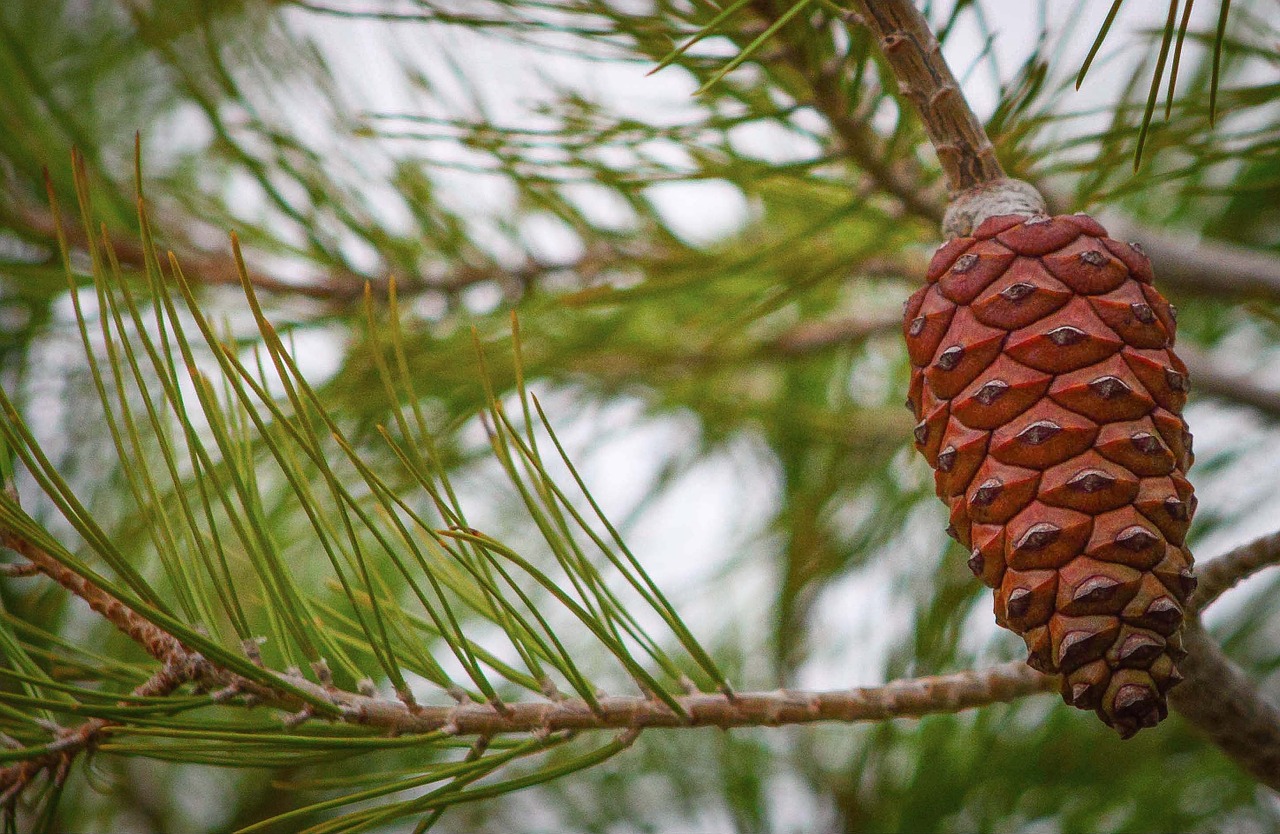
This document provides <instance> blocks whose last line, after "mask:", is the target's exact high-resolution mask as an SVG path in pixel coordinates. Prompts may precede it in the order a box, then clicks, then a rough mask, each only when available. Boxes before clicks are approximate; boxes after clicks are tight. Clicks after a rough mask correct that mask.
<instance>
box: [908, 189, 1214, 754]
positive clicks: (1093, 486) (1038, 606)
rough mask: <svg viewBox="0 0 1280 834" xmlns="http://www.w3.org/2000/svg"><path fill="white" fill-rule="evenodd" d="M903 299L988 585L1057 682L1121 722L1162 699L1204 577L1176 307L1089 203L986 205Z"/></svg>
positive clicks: (1083, 704)
mask: <svg viewBox="0 0 1280 834" xmlns="http://www.w3.org/2000/svg"><path fill="white" fill-rule="evenodd" d="M927 277H928V283H927V285H926V286H924V287H922V288H921V289H920V290H919V291H917V292H916V293H915V294H914V295H912V297H911V298H910V299H909V300H908V301H907V303H906V306H905V311H904V313H905V314H904V319H903V329H904V333H905V336H906V341H907V351H908V354H909V356H910V358H911V364H912V373H911V387H910V393H909V396H908V403H907V404H908V406H909V407H910V408H911V410H912V412H913V413H914V414H915V416H916V419H917V420H918V421H919V422H918V423H917V425H916V428H915V441H916V446H917V448H918V449H919V450H920V451H921V452H922V453H923V454H924V456H925V458H926V459H927V460H928V462H929V464H930V465H931V466H932V467H933V468H934V473H935V485H936V487H937V493H938V497H939V498H941V499H942V500H943V501H944V502H946V504H947V506H948V507H949V508H950V510H951V523H950V526H949V527H948V532H949V533H950V534H951V535H952V536H953V537H954V538H955V539H956V540H957V541H959V542H960V543H961V544H962V545H964V547H965V548H967V549H969V551H970V556H969V562H968V563H969V568H970V570H971V571H972V572H973V574H974V575H975V576H976V577H978V578H979V579H980V580H981V581H982V582H983V583H984V584H986V585H988V586H989V587H991V588H993V589H994V591H995V617H996V621H997V622H998V623H999V624H1000V625H1002V626H1004V627H1006V628H1009V629H1011V630H1013V631H1014V632H1016V633H1017V634H1019V635H1021V637H1022V638H1023V640H1024V641H1025V643H1026V646H1027V651H1028V656H1027V663H1028V664H1029V665H1030V666H1032V667H1033V668H1035V669H1038V670H1040V671H1043V672H1046V673H1050V674H1060V675H1061V676H1062V697H1063V699H1064V700H1065V701H1066V702H1067V703H1068V704H1070V705H1072V706H1075V707H1078V708H1080V709H1088V710H1095V711H1096V712H1097V714H1098V716H1099V717H1100V718H1101V719H1102V720H1103V721H1104V722H1106V723H1107V724H1108V725H1109V726H1111V727H1113V728H1115V729H1116V730H1117V731H1118V732H1119V733H1120V735H1121V736H1122V737H1125V738H1128V737H1129V736H1131V735H1133V734H1134V733H1136V732H1137V731H1138V730H1140V729H1142V728H1144V727H1151V726H1154V725H1155V724H1156V723H1158V722H1159V721H1160V720H1162V719H1163V718H1164V717H1165V716H1166V715H1167V713H1168V710H1167V707H1166V704H1165V695H1166V693H1167V692H1168V691H1169V689H1170V688H1171V687H1173V686H1174V685H1176V684H1177V683H1178V682H1179V681H1180V680H1181V676H1180V675H1179V674H1178V670H1177V662H1178V661H1179V660H1181V658H1182V657H1183V656H1184V655H1185V652H1184V651H1183V649H1182V641H1181V628H1182V622H1183V617H1184V610H1185V606H1186V604H1187V600H1188V598H1189V597H1190V595H1191V593H1192V591H1193V590H1194V589H1195V578H1194V576H1193V575H1192V572H1191V567H1192V558H1191V554H1190V552H1188V551H1187V549H1186V548H1185V547H1184V542H1185V537H1186V533H1187V527H1188V526H1189V524H1190V522H1191V516H1192V514H1193V513H1194V512H1195V504H1196V499H1195V495H1194V493H1193V491H1192V488H1191V484H1190V483H1189V482H1188V481H1187V479H1186V477H1185V474H1186V471H1187V469H1188V468H1189V467H1190V466H1191V461H1192V451H1191V434H1190V433H1189V432H1188V430H1187V425H1186V423H1185V422H1184V421H1183V419H1182V417H1181V413H1182V407H1183V405H1184V404H1185V402H1186V398H1187V369H1186V366H1185V365H1183V364H1182V362H1181V361H1180V360H1179V359H1178V357H1177V355H1176V354H1174V352H1173V343H1174V331H1175V318H1174V310H1173V308H1172V307H1171V306H1170V304H1169V303H1168V301H1166V300H1165V299H1164V297H1163V296H1162V295H1160V293H1159V292H1158V291H1157V290H1156V289H1155V287H1153V286H1152V283H1151V282H1152V273H1151V265H1150V262H1149V261H1148V260H1147V258H1146V256H1145V255H1144V254H1143V253H1142V250H1141V249H1140V248H1139V247H1138V246H1137V245H1136V244H1129V243H1121V242H1119V241H1115V240H1112V239H1110V238H1109V237H1108V236H1107V233H1106V230H1105V229H1103V227H1102V226H1101V225H1099V224H1098V223H1097V222H1096V221H1095V220H1093V219H1092V218H1090V217H1088V216H1086V215H1083V214H1076V215H1070V216H1058V217H1047V216H1043V215H1036V216H1030V217H1028V216H1025V215H1008V216H1001V217H992V218H990V219H988V220H986V221H984V222H983V223H982V224H981V225H980V226H979V227H978V228H977V229H975V230H974V232H973V235H972V236H971V237H961V238H955V239H953V240H950V241H948V242H947V243H945V244H944V245H943V246H942V247H940V248H939V250H938V252H937V253H936V254H935V256H934V258H933V261H932V262H931V264H930V266H929V271H928V276H927Z"/></svg>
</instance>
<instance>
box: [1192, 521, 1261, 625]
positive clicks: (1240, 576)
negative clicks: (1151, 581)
mask: <svg viewBox="0 0 1280 834" xmlns="http://www.w3.org/2000/svg"><path fill="white" fill-rule="evenodd" d="M1277 564H1280V531H1277V532H1275V533H1270V534H1268V535H1265V536H1262V537H1261V538H1257V539H1254V540H1253V541H1251V542H1249V543H1248V544H1245V545H1241V546H1240V547H1237V548H1236V549H1234V550H1232V551H1230V552H1229V553H1226V554H1224V555H1222V556H1219V557H1218V558H1216V559H1214V560H1212V561H1210V562H1207V563H1205V564H1204V565H1201V566H1200V567H1199V568H1198V569H1197V571H1196V578H1197V579H1198V581H1199V583H1200V584H1199V585H1197V586H1196V592H1195V594H1193V595H1192V597H1191V602H1190V604H1189V605H1188V606H1187V607H1188V609H1189V610H1190V611H1191V612H1192V613H1196V614H1198V613H1199V612H1201V611H1203V610H1204V609H1206V608H1208V607H1209V606H1210V605H1212V604H1213V602H1214V600H1216V599H1217V598H1218V597H1220V596H1222V595H1223V594H1225V593H1226V592H1227V591H1230V590H1231V589H1232V588H1234V587H1235V586H1236V585H1238V584H1240V583H1241V582H1243V581H1244V580H1246V579H1248V578H1249V577H1250V576H1253V575H1254V574H1255V573H1257V572H1258V571H1260V570H1262V569H1264V568H1268V567H1271V566H1272V565H1277Z"/></svg>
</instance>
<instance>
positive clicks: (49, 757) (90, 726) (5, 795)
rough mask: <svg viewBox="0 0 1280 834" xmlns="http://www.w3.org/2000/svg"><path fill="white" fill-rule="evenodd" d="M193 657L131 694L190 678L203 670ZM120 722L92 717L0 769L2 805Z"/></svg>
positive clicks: (156, 693) (64, 767) (173, 686)
mask: <svg viewBox="0 0 1280 834" xmlns="http://www.w3.org/2000/svg"><path fill="white" fill-rule="evenodd" d="M192 660H193V658H187V662H183V661H182V660H176V661H175V662H173V663H168V664H165V666H164V668H162V669H160V670H159V671H157V672H156V673H155V674H153V675H152V676H151V677H150V678H148V679H147V680H146V681H144V682H143V683H142V684H140V685H139V686H138V687H137V688H135V689H134V690H133V692H132V693H130V695H131V697H136V698H157V697H161V696H164V695H168V694H170V693H172V692H174V691H175V690H177V689H178V688H179V687H181V686H183V685H184V684H186V683H189V682H191V681H192V680H194V679H195V678H196V677H198V676H199V674H200V672H201V670H200V668H199V664H197V663H195V662H191V661H192ZM129 701H130V698H125V699H123V700H121V701H120V702H119V703H120V705H121V706H126V705H128V704H129ZM118 723H119V722H118V721H111V720H109V719H106V718H91V719H89V720H88V721H86V722H84V723H83V724H81V725H80V726H78V727H75V728H74V729H70V730H66V731H63V732H60V733H58V737H57V739H56V740H55V741H53V742H52V743H50V744H48V745H46V750H47V752H45V753H42V754H40V755H37V756H34V757H32V758H30V759H25V760H23V761H21V762H18V763H16V764H12V765H9V766H8V767H6V768H3V769H0V806H2V805H4V804H5V803H6V802H8V801H10V800H12V799H15V798H16V797H17V796H19V795H20V794H21V793H22V792H23V791H24V790H25V789H26V788H27V786H28V785H30V784H31V783H32V781H33V780H35V779H36V778H37V777H39V776H40V774H41V773H44V772H46V771H48V772H50V773H54V774H59V773H66V772H67V771H68V770H69V768H70V766H71V762H72V761H73V760H74V759H75V757H76V756H77V755H79V754H80V753H82V752H84V751H86V750H90V749H92V748H93V747H94V746H95V745H96V744H97V743H98V740H99V738H100V737H101V735H102V731H103V730H105V729H106V728H107V727H110V726H112V725H114V724H118Z"/></svg>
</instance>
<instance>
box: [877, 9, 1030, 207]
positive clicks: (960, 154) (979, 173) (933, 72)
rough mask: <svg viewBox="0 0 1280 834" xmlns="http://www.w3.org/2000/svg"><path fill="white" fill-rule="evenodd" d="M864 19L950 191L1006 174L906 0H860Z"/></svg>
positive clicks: (923, 22)
mask: <svg viewBox="0 0 1280 834" xmlns="http://www.w3.org/2000/svg"><path fill="white" fill-rule="evenodd" d="M857 5H858V7H859V8H860V10H861V12H862V22H863V24H864V25H866V27H867V28H868V29H870V30H871V32H872V33H873V34H874V35H875V36H876V37H877V38H878V39H879V41H880V49H881V51H882V52H883V53H884V57H885V60H887V61H888V62H889V66H890V67H892V68H893V73H894V75H895V76H896V77H897V80H898V89H899V91H900V92H901V93H902V95H903V96H905V97H906V98H907V99H909V100H910V101H911V102H912V103H913V104H914V105H915V106H916V110H917V112H918V113H919V114H920V121H921V124H923V126H924V131H925V133H926V134H927V135H928V137H929V141H930V142H931V143H932V144H933V147H934V149H935V150H936V151H937V154H938V162H939V163H940V164H941V165H942V170H943V173H945V174H946V176H947V182H948V183H949V184H950V185H951V190H952V191H953V192H954V193H959V192H962V191H968V190H969V189H972V188H976V187H978V186H982V185H987V184H989V183H992V182H996V181H998V180H1002V179H1005V172H1004V168H1002V167H1001V166H1000V161H999V160H998V159H996V152H995V148H994V146H992V144H991V140H990V139H989V138H988V137H987V131H986V129H985V128H984V127H983V126H982V122H981V121H979V120H978V117H977V116H976V115H974V112H973V110H972V109H970V107H969V103H968V102H967V101H965V98H964V94H963V93H961V92H960V85H959V83H958V82H957V81H956V78H955V76H954V75H953V74H952V73H951V68H950V67H949V66H947V62H946V61H945V60H944V59H943V57H942V46H941V45H940V44H939V43H938V39H937V38H936V37H934V34H933V30H931V29H930V28H929V23H928V21H926V20H925V19H924V15H922V14H921V13H920V11H919V10H918V9H916V7H915V5H914V4H912V3H910V2H902V1H901V0H895V1H894V2H882V0H858V3H857Z"/></svg>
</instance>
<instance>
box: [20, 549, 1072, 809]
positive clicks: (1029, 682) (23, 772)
mask: <svg viewBox="0 0 1280 834" xmlns="http://www.w3.org/2000/svg"><path fill="white" fill-rule="evenodd" d="M3 543H4V544H5V546H7V547H9V548H10V549H12V550H14V551H16V552H17V553H19V554H21V555H22V556H23V557H25V558H26V559H28V560H29V561H30V562H31V564H32V565H33V566H34V567H35V569H36V570H37V571H39V572H40V573H41V574H44V575H45V576H47V577H49V578H50V579H52V580H54V581H55V582H57V583H58V584H59V585H61V586H62V587H63V588H65V589H66V590H68V591H70V592H71V593H72V594H73V595H75V596H77V597H79V598H80V599H82V600H84V601H85V602H86V603H87V604H88V605H89V606H90V607H91V608H92V609H93V610H94V611H95V612H97V613H98V614H100V615H101V616H103V617H104V618H106V619H107V620H108V621H110V622H111V623H112V624H113V625H115V626H116V628H118V629H120V630H121V631H123V632H124V633H125V634H127V635H128V636H129V637H130V638H132V639H133V640H134V641H135V642H137V643H138V644H139V645H140V646H142V648H144V649H145V650H146V651H147V652H148V653H149V654H151V655H152V656H153V657H155V658H156V659H158V660H160V661H161V662H162V663H164V668H163V669H161V670H160V671H159V672H157V673H156V674H155V675H153V676H152V678H151V679H150V680H148V681H147V682H146V683H144V684H143V685H142V686H140V687H138V688H137V689H136V690H134V694H135V695H138V696H154V695H163V694H168V693H170V692H172V691H174V690H175V689H177V688H178V687H180V686H182V685H183V684H185V683H188V682H194V683H198V684H200V685H202V686H205V687H207V688H214V687H220V688H221V691H223V692H225V693H226V694H227V696H228V697H229V696H231V695H235V694H243V695H248V696H252V698H253V700H254V702H255V703H261V704H263V705H266V706H270V707H274V708H277V709H280V710H284V711H286V712H289V713H291V715H290V717H289V718H288V719H286V720H287V721H297V720H305V719H308V718H310V717H311V716H310V713H309V712H308V711H307V710H306V705H305V703H304V702H303V701H302V700H301V699H299V698H298V697H296V696H294V695H291V694H289V693H287V692H285V691H284V690H283V689H271V688H266V687H263V686H262V685H261V684H259V683H256V682H253V681H250V680H248V679H246V678H243V677H242V676H240V675H238V674H236V673H234V672H231V671H229V670H226V669H222V668H220V667H218V666H217V665H216V664H215V663H213V662H211V661H209V660H207V659H206V658H204V657H203V656H202V655H200V654H199V653H197V652H194V651H191V650H190V649H187V648H186V647H185V646H183V645H182V643H181V642H180V641H179V640H177V639H176V638H175V637H173V636H172V635H169V634H167V633H166V632H164V631H163V630H161V629H160V628H159V627H157V626H156V625H155V624H154V623H151V622H149V621H148V620H146V619H144V618H143V617H142V616H141V615H139V614H138V613H137V612H135V611H133V610H132V609H131V608H129V607H128V606H127V605H126V604H125V603H124V602H122V601H121V600H119V599H118V598H116V597H115V596H114V595H112V594H111V593H109V592H108V591H106V590H104V589H102V588H100V587H98V586H96V585H94V584H93V583H92V582H90V581H88V580H87V579H85V578H84V577H82V576H80V575H79V574H77V573H75V572H74V571H71V570H70V569H68V568H67V567H65V566H64V565H62V564H61V563H59V562H58V561H57V560H56V559H54V558H53V557H52V556H51V555H49V554H48V553H45V552H44V551H42V550H41V549H39V548H38V547H35V546H34V545H32V544H31V543H29V542H27V541H26V540H24V539H22V538H21V537H19V536H17V535H15V534H13V533H11V532H10V533H5V534H4V535H3ZM280 677H281V681H282V682H287V683H288V684H289V685H291V686H293V687H296V688H298V689H301V690H304V691H306V692H308V693H309V694H313V695H315V696H317V697H320V698H324V699H326V700H328V701H330V702H332V703H334V704H336V705H338V706H339V707H341V708H342V716H343V717H342V719H341V720H343V721H344V722H347V723H351V724H358V725H361V726H372V727H378V728H381V729H384V730H386V731H388V732H396V733H415V734H421V733H431V732H441V731H442V732H445V733H448V734H451V735H478V736H493V735H498V734H505V733H548V732H555V731H558V730H603V729H626V730H634V731H639V730H644V729H649V728H660V727H670V728H675V727H720V728H728V727H752V726H780V725H784V724H807V723H814V722H819V721H839V722H846V723H851V722H861V721H883V720H888V719H891V718H918V717H920V716H924V715H930V714H934V713H946V712H958V711H960V710H965V709H970V708H973V707H979V706H985V705H988V704H993V703H1007V702H1009V701H1013V700H1016V699H1018V698H1022V697H1025V696H1028V695H1035V694H1040V693H1048V692H1052V691H1055V689H1056V688H1057V685H1058V684H1057V679H1056V678H1053V677H1049V676H1046V675H1042V674H1040V673H1039V672H1036V671H1034V670H1032V669H1030V668H1029V667H1027V665H1026V664H1025V663H1022V662H1020V661H1015V662H1011V663H1006V664H1003V665H1000V666H995V667H992V668H989V669H983V670H978V671H973V670H970V671H963V672H957V673H953V674H948V675H937V676H933V677H924V678H913V679H906V680H898V681H892V682H890V683H887V684H884V685H883V686H873V687H859V688H855V689H843V690H834V691H827V692H799V691H787V690H779V691H774V692H744V693H733V694H726V693H696V694H690V695H683V696H678V697H677V699H676V700H677V702H678V703H679V705H680V707H681V708H682V710H683V712H684V714H683V715H681V714H679V713H677V712H675V711H673V710H672V709H671V708H670V707H669V706H667V705H666V704H664V703H662V702H661V701H659V700H657V699H655V698H650V697H642V696H604V697H601V698H599V699H598V703H597V706H596V707H595V708H593V707H592V706H590V705H588V704H587V703H586V702H584V701H582V700H578V699H563V700H554V701H553V700H547V701H531V702H521V703H510V704H497V705H495V704H488V703H474V702H469V703H463V704H457V705H453V706H420V705H417V704H407V703H404V702H402V701H399V700H393V699H390V698H383V697H376V696H368V695H362V694H359V693H355V692H347V691H344V690H341V689H337V688H335V687H332V686H325V685H321V684H318V683H315V682H313V681H310V680H307V679H305V678H302V677H301V676H298V675H282V676H280ZM125 703H127V700H126V701H125ZM117 723H118V722H113V721H108V720H105V719H93V720H90V721H88V722H86V723H85V724H83V725H81V726H80V727H78V728H77V729H76V730H74V731H71V732H69V733H67V734H65V735H63V736H62V737H61V738H59V739H58V740H57V741H55V742H53V743H52V744H51V745H50V749H49V750H48V751H47V752H45V753H43V754H40V755H37V756H35V757H33V758H31V759H28V760H26V761H24V762H21V763H18V764H15V765H13V766H11V767H9V768H6V769H5V770H3V771H0V792H2V793H0V804H3V803H4V802H8V801H13V800H15V799H16V797H17V796H18V795H19V794H20V793H21V792H22V790H23V788H25V786H26V785H27V784H29V783H30V780H31V779H33V778H34V777H35V776H37V775H39V774H40V773H42V772H44V771H46V770H54V771H55V772H56V773H58V774H62V776H63V777H64V776H65V772H66V769H67V768H68V767H69V765H70V762H71V759H72V758H73V757H74V756H75V754H77V753H79V752H82V751H85V750H87V749H90V748H91V747H92V746H93V744H94V743H95V742H96V740H97V739H98V737H99V736H100V734H101V733H102V732H103V730H105V729H107V728H108V727H111V726H113V725H115V724H117Z"/></svg>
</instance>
